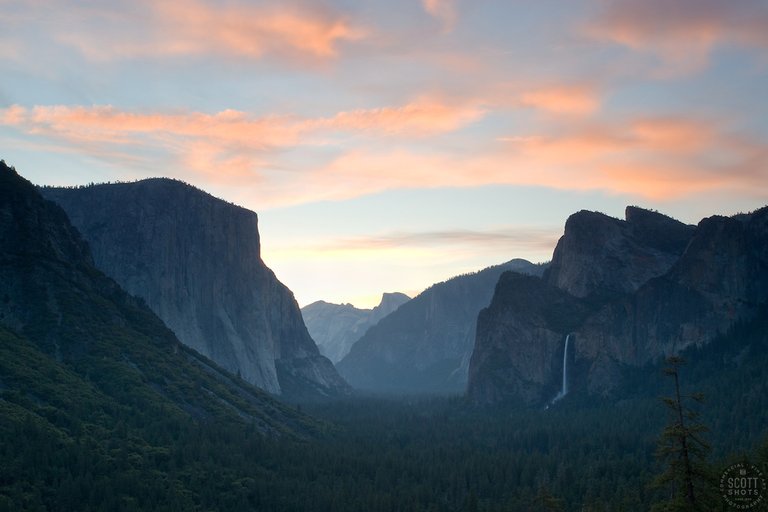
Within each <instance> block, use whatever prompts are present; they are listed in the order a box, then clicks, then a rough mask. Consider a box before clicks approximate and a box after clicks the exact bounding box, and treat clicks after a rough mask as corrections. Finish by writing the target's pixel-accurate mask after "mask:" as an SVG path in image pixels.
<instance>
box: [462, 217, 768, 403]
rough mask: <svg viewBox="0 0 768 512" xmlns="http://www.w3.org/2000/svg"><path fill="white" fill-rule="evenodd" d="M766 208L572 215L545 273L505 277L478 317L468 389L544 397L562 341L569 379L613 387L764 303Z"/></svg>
mask: <svg viewBox="0 0 768 512" xmlns="http://www.w3.org/2000/svg"><path fill="white" fill-rule="evenodd" d="M767 226H768V208H763V209H760V210H758V211H756V212H753V213H752V214H749V215H738V216H735V217H730V218H729V217H719V216H716V217H710V218H707V219H704V220H702V221H701V222H700V223H699V224H698V226H696V227H693V226H686V225H683V224H681V223H679V222H677V221H674V220H673V219H670V218H669V217H666V216H663V215H661V214H658V213H655V212H650V211H647V210H642V209H639V208H636V207H629V208H627V214H626V220H625V221H621V220H618V219H611V218H610V217H607V216H605V215H603V214H599V213H593V212H579V213H576V214H574V215H572V216H571V217H570V218H569V219H568V221H567V223H566V226H565V233H564V235H563V237H562V238H561V239H560V241H559V242H558V244H557V247H556V249H555V252H554V255H553V258H552V264H551V266H550V268H549V269H548V270H547V271H546V272H545V273H544V276H543V279H540V280H536V279H531V278H527V279H523V278H521V277H520V276H514V275H504V276H502V278H501V279H500V281H499V284H498V286H497V288H496V291H495V294H494V298H493V301H492V303H491V306H490V307H489V308H487V309H485V310H484V311H483V312H482V313H481V314H480V316H479V319H478V329H477V341H476V345H475V350H474V355H473V357H472V362H471V367H470V379H469V386H468V394H469V395H470V397H471V398H472V399H473V400H474V401H476V402H479V403H498V402H513V403H522V404H526V405H536V404H542V403H545V402H546V401H547V400H548V399H549V398H552V396H554V394H555V392H556V390H557V389H558V388H559V379H560V376H561V374H562V361H563V347H564V339H565V337H566V335H568V334H570V335H571V339H570V342H571V347H572V348H571V349H569V351H570V352H571V353H570V354H569V355H568V360H569V361H571V363H572V364H573V368H574V369H575V370H576V371H575V373H573V379H574V381H575V382H576V383H577V384H579V385H580V386H581V387H582V388H583V389H586V390H588V391H589V392H591V393H598V394H610V393H611V392H612V390H613V389H614V388H615V387H616V386H617V384H618V383H619V382H620V380H621V372H622V368H625V367H627V366H634V367H637V366H640V365H643V364H646V363H649V362H652V361H655V360H657V359H658V358H660V357H663V356H665V355H668V354H673V353H677V352H679V351H681V350H683V349H685V348H687V347H689V346H692V345H699V346H700V345H704V344H706V343H708V342H709V341H711V340H712V339H713V338H714V337H715V336H716V335H717V334H719V333H723V332H725V331H727V330H728V329H729V328H731V327H732V326H733V325H734V324H735V323H736V322H737V321H739V320H748V319H750V318H752V317H754V315H755V314H757V311H758V310H759V307H760V306H761V304H764V303H765V302H766V301H768V250H767V249H766V248H767V247H768V228H767Z"/></svg>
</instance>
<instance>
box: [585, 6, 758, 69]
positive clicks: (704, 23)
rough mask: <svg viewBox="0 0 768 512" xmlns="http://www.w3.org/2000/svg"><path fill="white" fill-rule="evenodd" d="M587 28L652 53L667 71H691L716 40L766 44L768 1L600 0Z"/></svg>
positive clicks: (598, 35) (702, 61)
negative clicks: (767, 2)
mask: <svg viewBox="0 0 768 512" xmlns="http://www.w3.org/2000/svg"><path fill="white" fill-rule="evenodd" d="M586 33H587V34H589V35H590V36H592V37H594V38H597V39H600V40H607V41H612V42H615V43H618V44H621V45H625V46H627V47H629V48H632V49H634V50H639V51H647V52H652V53H654V54H656V55H658V56H659V57H661V58H662V59H663V60H664V62H665V64H666V66H667V68H668V71H670V72H672V71H677V72H685V71H696V70H699V69H701V68H702V67H703V66H705V65H706V63H707V60H708V56H709V53H710V51H711V50H712V49H713V48H714V47H715V46H717V45H720V44H735V45H740V46H748V47H755V48H760V49H762V50H764V49H766V48H768V4H766V3H765V2H764V1H763V0H740V1H738V2H723V1H721V0H619V1H605V2H603V3H602V9H600V11H599V12H598V14H597V16H596V18H595V19H594V20H592V21H591V22H590V23H589V24H588V25H587V26H586Z"/></svg>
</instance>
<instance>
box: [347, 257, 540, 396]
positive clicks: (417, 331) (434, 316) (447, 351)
mask: <svg viewBox="0 0 768 512" xmlns="http://www.w3.org/2000/svg"><path fill="white" fill-rule="evenodd" d="M506 270H517V271H520V272H527V273H531V274H537V273H538V274H540V273H541V271H542V270H543V266H541V265H534V264H532V263H530V262H528V261H525V260H519V259H518V260H512V261H510V262H508V263H505V264H503V265H498V266H494V267H489V268H487V269H485V270H482V271H480V272H477V273H474V274H467V275H463V276H458V277H455V278H453V279H449V280H448V281H445V282H442V283H438V284H435V285H433V286H432V287H430V288H428V289H427V290H425V291H424V292H422V293H421V294H419V295H418V296H417V297H415V298H413V299H411V300H410V301H408V302H406V303H405V304H403V305H402V306H400V307H399V308H398V309H397V310H396V311H395V312H393V313H391V314H390V315H387V316H386V317H384V318H383V319H382V320H381V321H379V323H378V324H376V325H374V326H373V327H371V328H370V329H369V330H368V332H366V333H365V335H363V337H362V338H360V340H359V341H358V342H357V343H355V344H354V345H353V346H352V349H351V350H350V352H349V354H347V356H346V357H345V358H344V359H342V360H341V362H339V363H338V364H337V368H338V369H339V372H340V373H341V374H342V375H343V376H344V378H346V379H347V380H348V381H349V383H350V384H352V386H354V387H355V388H357V389H361V390H366V391H373V392H386V393H441V394H451V393H461V392H463V391H464V389H465V387H466V383H467V372H468V368H469V359H470V356H471V354H472V347H473V346H474V341H475V330H476V322H477V314H478V312H479V311H480V310H481V309H482V308H483V307H486V306H487V305H488V304H489V303H490V300H491V297H492V296H493V290H494V286H495V285H496V282H497V281H498V279H499V276H500V275H501V274H502V273H503V272H504V271H506Z"/></svg>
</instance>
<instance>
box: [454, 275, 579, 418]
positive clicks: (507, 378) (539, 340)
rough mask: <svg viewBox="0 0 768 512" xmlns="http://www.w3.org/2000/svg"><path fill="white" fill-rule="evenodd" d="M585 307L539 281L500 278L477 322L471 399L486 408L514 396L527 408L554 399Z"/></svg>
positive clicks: (470, 374)
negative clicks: (566, 346)
mask: <svg viewBox="0 0 768 512" xmlns="http://www.w3.org/2000/svg"><path fill="white" fill-rule="evenodd" d="M583 302H584V301H582V300H581V299H578V298H576V297H574V296H573V295H570V294H569V293H567V292H564V291H563V290H560V289H559V288H556V287H554V286H552V285H549V284H547V283H546V282H544V281H542V280H541V279H540V278H538V277H534V276H526V275H521V274H518V273H515V272H505V273H504V274H502V275H501V278H500V279H499V282H498V284H497V286H496V291H495V293H494V296H493V301H492V302H491V305H490V306H489V307H488V308H485V309H483V310H482V311H481V312H480V315H479V317H478V321H477V345H476V348H475V351H474V353H473V354H472V360H471V363H470V367H469V385H468V390H467V392H468V394H469V395H470V396H472V397H473V398H474V400H476V401H477V402H482V403H495V402H500V401H506V399H507V398H508V397H514V400H515V401H518V402H520V403H522V404H525V405H530V404H535V403H542V402H544V401H546V400H547V399H548V398H551V397H553V396H555V394H556V393H557V390H558V389H559V386H560V379H559V378H558V377H559V375H560V374H561V372H562V363H561V362H562V360H563V347H564V340H565V337H566V336H567V335H568V334H569V333H570V332H571V331H572V330H573V329H574V328H575V327H577V326H578V325H580V324H581V322H583V320H584V318H585V317H586V315H587V314H588V312H589V309H588V307H587V306H586V305H585V304H584V303H583ZM512 340H514V342H513V343H511V341H512Z"/></svg>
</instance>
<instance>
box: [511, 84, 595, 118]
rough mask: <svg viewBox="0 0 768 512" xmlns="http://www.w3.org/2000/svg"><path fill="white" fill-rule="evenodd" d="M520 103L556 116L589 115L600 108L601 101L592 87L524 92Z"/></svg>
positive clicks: (563, 87)
mask: <svg viewBox="0 0 768 512" xmlns="http://www.w3.org/2000/svg"><path fill="white" fill-rule="evenodd" d="M520 103H521V104H522V105H524V106H527V107H533V108H537V109H540V110H545V111H548V112H552V113H555V114H574V115H587V114H592V113H594V112H595V111H596V110H597V109H598V108H599V106H600V99H599V97H598V94H597V92H596V91H595V90H594V89H593V88H590V87H584V86H557V87H542V88H539V89H533V90H530V91H527V92H523V93H522V94H521V95H520Z"/></svg>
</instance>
